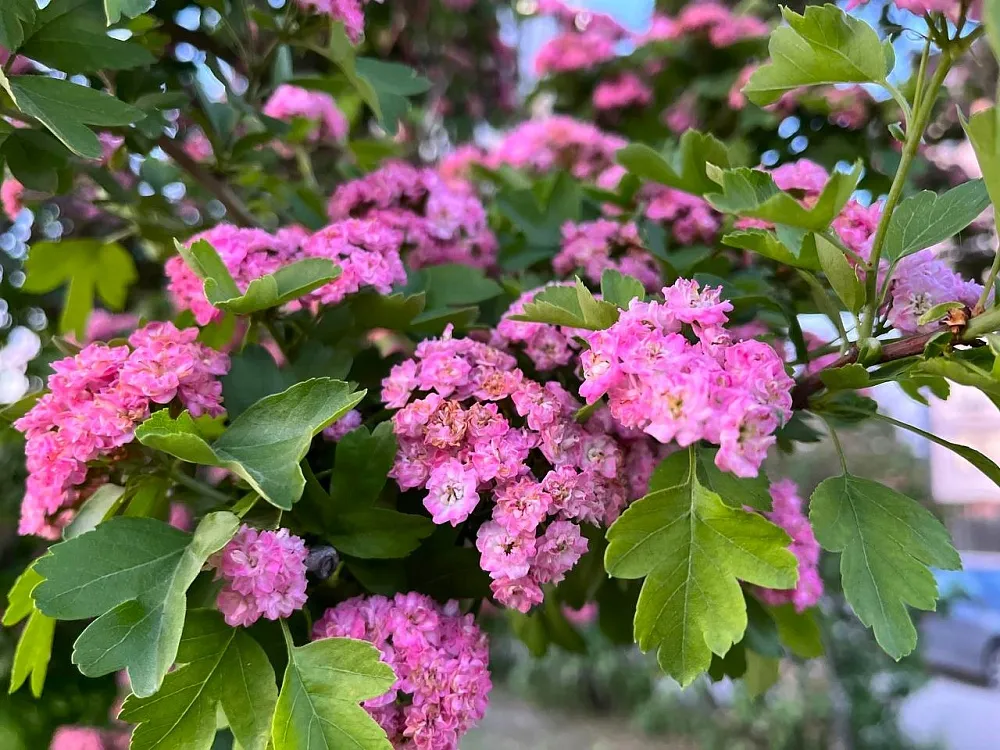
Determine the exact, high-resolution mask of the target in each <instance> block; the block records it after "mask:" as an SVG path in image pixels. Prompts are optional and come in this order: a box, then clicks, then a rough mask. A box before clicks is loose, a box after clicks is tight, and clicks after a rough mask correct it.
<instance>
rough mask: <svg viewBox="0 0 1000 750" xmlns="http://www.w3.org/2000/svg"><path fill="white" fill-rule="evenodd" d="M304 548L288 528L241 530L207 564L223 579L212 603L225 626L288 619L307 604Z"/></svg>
mask: <svg viewBox="0 0 1000 750" xmlns="http://www.w3.org/2000/svg"><path fill="white" fill-rule="evenodd" d="M306 555H307V551H306V545H305V542H303V541H302V540H301V539H300V538H299V537H297V536H294V535H293V534H290V533H289V531H288V529H278V530H277V531H258V530H257V529H253V528H250V527H249V526H246V525H244V526H241V527H240V530H239V531H237V532H236V536H234V537H233V538H232V539H230V540H229V542H228V543H227V544H226V546H225V547H223V548H222V550H221V551H220V552H218V553H216V554H215V555H214V556H213V557H212V558H211V560H210V561H209V563H210V565H212V567H214V568H215V577H216V578H217V579H221V580H222V581H224V583H223V586H222V591H220V592H219V596H218V598H217V600H216V604H217V606H218V607H219V611H220V612H222V614H223V616H224V617H225V620H226V622H227V623H228V624H229V625H231V626H233V627H237V626H240V625H242V626H243V627H247V626H249V625H253V624H254V623H255V622H257V620H259V619H260V618H261V617H265V618H267V619H268V620H278V619H281V618H283V617H288V616H289V615H291V614H292V612H294V611H295V610H297V609H300V608H301V607H302V605H303V604H305V603H306Z"/></svg>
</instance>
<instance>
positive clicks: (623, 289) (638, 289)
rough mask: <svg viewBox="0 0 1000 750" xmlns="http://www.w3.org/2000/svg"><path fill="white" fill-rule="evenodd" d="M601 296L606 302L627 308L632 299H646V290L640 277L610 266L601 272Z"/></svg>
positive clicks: (623, 308)
mask: <svg viewBox="0 0 1000 750" xmlns="http://www.w3.org/2000/svg"><path fill="white" fill-rule="evenodd" d="M601 297H603V298H604V301H605V302H610V303H611V304H613V305H616V306H618V307H620V308H621V309H622V310H627V309H628V306H629V304H630V303H631V302H632V300H634V299H638V300H640V301H642V300H645V299H646V290H645V288H644V287H643V286H642V282H641V281H639V279H636V278H634V277H632V276H626V275H625V274H623V273H621V272H620V271H616V270H615V269H613V268H608V269H605V271H604V273H603V274H601Z"/></svg>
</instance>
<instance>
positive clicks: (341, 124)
mask: <svg viewBox="0 0 1000 750" xmlns="http://www.w3.org/2000/svg"><path fill="white" fill-rule="evenodd" d="M263 113H264V114H265V115H267V116H268V117H273V118H275V119H277V120H285V121H291V120H294V119H296V118H302V119H305V120H309V121H310V122H312V123H313V126H314V127H313V130H312V131H311V132H310V134H309V140H310V142H311V143H318V142H321V141H343V140H344V139H345V138H347V131H348V130H349V128H350V125H349V124H348V122H347V118H346V117H344V113H343V112H341V111H340V109H339V108H338V107H337V103H336V102H335V101H334V99H333V97H332V96H330V95H329V94H327V93H324V92H322V91H309V90H307V89H303V88H299V87H298V86H292V85H291V84H288V83H283V84H281V85H280V86H278V88H276V89H275V90H274V93H273V94H271V98H270V99H268V100H267V103H266V104H265V105H264V109H263Z"/></svg>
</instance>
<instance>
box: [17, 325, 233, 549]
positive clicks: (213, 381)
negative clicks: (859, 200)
mask: <svg viewBox="0 0 1000 750" xmlns="http://www.w3.org/2000/svg"><path fill="white" fill-rule="evenodd" d="M197 337H198V329H197V328H186V329H183V330H178V329H177V328H175V327H174V325H173V324H172V323H150V324H149V325H147V326H145V327H144V328H140V329H139V330H138V331H136V332H135V333H133V334H132V335H131V336H130V337H129V340H128V345H127V346H125V345H123V346H108V345H107V344H103V343H95V344H90V345H88V346H86V347H84V348H83V349H82V350H81V351H80V352H79V353H78V354H77V355H76V356H73V357H67V358H66V359H63V360H60V361H58V362H54V363H53V364H52V369H53V370H54V373H53V374H52V375H50V376H49V380H48V386H49V393H47V394H45V395H44V396H42V397H41V398H40V399H39V400H38V402H37V403H36V404H35V406H34V407H32V409H31V410H30V411H29V412H28V413H27V414H25V415H24V416H23V417H22V418H21V419H19V420H17V422H15V427H16V428H17V429H18V430H20V431H21V432H23V433H24V435H25V437H26V438H27V443H26V446H25V455H26V458H27V468H28V481H27V487H26V489H25V495H24V502H23V504H22V506H21V522H20V526H19V532H20V533H21V534H37V535H39V536H44V537H47V538H50V539H52V538H56V537H57V536H58V534H59V530H60V529H61V528H62V527H63V526H65V525H66V524H67V523H68V522H69V521H70V519H71V518H72V515H73V508H75V507H76V505H77V504H78V503H79V502H80V501H81V500H83V499H85V497H86V496H87V495H88V494H89V493H91V492H92V491H93V490H94V489H96V488H97V486H99V485H101V484H103V483H104V481H105V480H106V473H105V472H103V471H102V470H101V469H99V468H98V469H93V470H91V468H90V466H89V464H90V462H92V461H96V460H97V459H101V458H115V457H121V454H122V449H123V448H124V447H125V446H126V445H128V444H129V443H130V442H132V440H133V438H134V437H135V428H136V427H137V426H138V424H139V423H140V422H142V421H143V420H145V419H146V418H147V417H148V416H149V414H150V411H151V410H153V409H155V408H156V407H157V406H163V405H166V404H170V403H172V402H174V401H175V400H176V401H178V402H179V403H180V405H181V406H182V407H183V408H185V409H188V410H189V411H190V412H191V414H193V415H194V416H199V415H201V414H209V415H212V416H217V415H219V414H221V413H222V385H221V382H220V381H219V377H220V376H222V375H224V374H225V373H226V372H228V370H229V359H228V357H226V356H225V355H224V354H220V353H219V352H216V351H214V350H212V349H209V348H208V347H206V346H204V345H202V344H200V343H198V341H197V340H196V339H197Z"/></svg>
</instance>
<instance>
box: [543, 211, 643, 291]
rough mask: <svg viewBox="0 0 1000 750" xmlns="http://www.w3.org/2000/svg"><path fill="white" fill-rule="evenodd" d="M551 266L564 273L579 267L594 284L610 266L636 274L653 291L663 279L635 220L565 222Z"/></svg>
mask: <svg viewBox="0 0 1000 750" xmlns="http://www.w3.org/2000/svg"><path fill="white" fill-rule="evenodd" d="M552 268H553V270H555V272H556V273H557V274H559V275H561V276H569V275H571V274H572V273H574V272H575V271H577V270H579V271H581V272H582V274H583V276H584V278H586V279H587V280H588V281H591V282H593V283H594V284H599V283H600V281H601V274H603V273H604V271H605V270H607V269H609V268H610V269H614V270H616V271H620V272H621V273H623V274H626V275H629V276H634V277H635V278H637V279H638V280H639V281H640V282H642V285H643V286H644V287H646V288H647V289H650V290H652V289H656V288H657V287H658V286H659V285H660V283H661V281H662V280H661V278H660V269H659V268H658V267H657V265H656V259H655V258H654V257H653V256H652V255H651V254H650V252H649V251H648V250H647V249H646V248H645V247H644V246H643V241H642V238H641V237H640V236H639V228H638V227H637V226H636V225H635V224H633V223H632V222H628V223H627V224H620V223H618V222H617V221H610V220H608V219H598V220H597V221H588V222H584V223H582V224H574V223H572V222H567V223H566V224H564V225H563V228H562V248H561V249H560V250H559V253H558V254H557V255H556V256H555V258H553V259H552Z"/></svg>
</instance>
